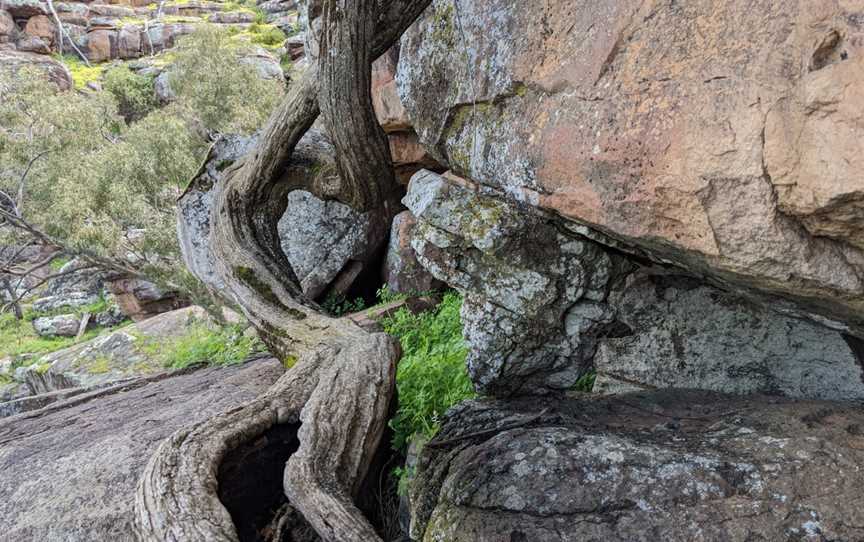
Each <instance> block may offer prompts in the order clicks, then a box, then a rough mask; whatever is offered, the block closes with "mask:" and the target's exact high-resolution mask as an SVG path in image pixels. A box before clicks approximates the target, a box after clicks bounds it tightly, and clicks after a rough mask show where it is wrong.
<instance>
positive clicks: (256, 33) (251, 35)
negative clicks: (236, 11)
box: [228, 22, 287, 50]
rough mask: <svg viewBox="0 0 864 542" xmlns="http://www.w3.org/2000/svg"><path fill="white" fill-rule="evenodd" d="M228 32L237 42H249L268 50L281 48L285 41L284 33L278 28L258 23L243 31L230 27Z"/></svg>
mask: <svg viewBox="0 0 864 542" xmlns="http://www.w3.org/2000/svg"><path fill="white" fill-rule="evenodd" d="M228 32H229V34H231V36H232V38H233V39H235V40H236V41H238V42H250V43H254V44H256V45H260V46H261V47H264V48H265V49H270V50H275V49H278V48H280V47H282V45H283V44H284V43H285V40H286V39H287V36H285V32H282V30H281V29H280V28H279V27H278V26H276V25H272V24H261V23H258V22H255V23H252V24H250V25H249V28H247V29H245V30H240V29H239V28H237V27H232V28H229V29H228Z"/></svg>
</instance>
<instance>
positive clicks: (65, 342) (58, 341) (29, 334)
mask: <svg viewBox="0 0 864 542" xmlns="http://www.w3.org/2000/svg"><path fill="white" fill-rule="evenodd" d="M98 334H99V331H97V330H91V331H88V332H86V333H84V336H83V337H81V341H82V342H83V341H87V340H90V339H92V338H94V337H96V336H97V335H98ZM75 343H76V341H75V338H74V337H40V336H39V335H37V334H36V330H34V329H33V325H32V324H31V323H30V321H28V320H26V319H25V320H17V319H16V318H15V316H14V315H13V314H11V313H4V314H0V358H4V357H10V358H13V359H14V358H15V357H17V356H20V355H22V354H49V353H51V352H55V351H57V350H61V349H63V348H67V347H69V346H72V345H73V344H75Z"/></svg>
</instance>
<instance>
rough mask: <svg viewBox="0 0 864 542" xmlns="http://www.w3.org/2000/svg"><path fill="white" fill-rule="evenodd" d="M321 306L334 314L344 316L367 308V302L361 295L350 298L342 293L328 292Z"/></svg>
mask: <svg viewBox="0 0 864 542" xmlns="http://www.w3.org/2000/svg"><path fill="white" fill-rule="evenodd" d="M321 308H322V309H324V310H325V311H326V312H327V313H329V314H331V315H332V316H344V315H346V314H351V313H352V312H358V311H362V310H363V309H365V308H366V302H365V301H364V300H363V299H362V298H360V297H358V298H356V299H353V300H349V299H347V298H346V297H345V296H344V295H342V294H337V295H333V294H328V295H327V297H326V298H324V301H322V302H321Z"/></svg>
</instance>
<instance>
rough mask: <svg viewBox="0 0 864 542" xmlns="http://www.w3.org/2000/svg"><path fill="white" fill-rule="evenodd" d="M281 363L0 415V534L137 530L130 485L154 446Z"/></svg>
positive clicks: (80, 535)
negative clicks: (134, 526) (3, 418)
mask: <svg viewBox="0 0 864 542" xmlns="http://www.w3.org/2000/svg"><path fill="white" fill-rule="evenodd" d="M283 371H284V368H283V367H282V364H281V363H279V362H278V361H277V360H274V359H270V360H259V361H254V362H250V363H246V364H244V365H240V366H232V367H225V368H214V369H201V370H198V371H195V372H191V373H190V372H188V371H185V372H181V373H179V374H174V375H170V376H169V375H157V376H153V377H149V378H142V379H138V380H136V381H133V382H130V383H127V384H125V385H123V386H116V387H113V388H110V389H107V390H99V391H96V392H93V393H90V394H79V395H76V396H74V397H72V398H71V399H68V400H65V401H62V402H58V403H54V404H52V405H50V406H47V407H45V408H43V409H41V410H37V411H33V412H27V413H23V414H19V415H17V416H13V417H10V418H6V419H5V420H3V421H0V442H2V443H3V444H2V446H0V533H2V535H0V538H3V539H4V540H10V541H11V540H16V541H24V540H45V541H51V540H64V541H69V542H91V541H96V540H105V541H107V540H111V541H117V542H120V541H134V540H136V538H135V534H134V530H133V525H132V523H133V509H132V506H133V503H134V495H135V490H136V487H137V485H138V478H139V476H140V475H141V472H142V471H143V469H144V466H145V464H146V463H147V461H148V460H149V459H150V456H151V455H152V454H153V452H154V451H155V450H156V447H157V446H158V445H159V444H160V443H161V442H162V441H163V440H164V439H166V438H167V437H168V436H170V435H171V434H172V433H173V432H174V431H175V430H177V429H180V428H181V427H185V426H187V425H189V424H194V423H197V422H199V421H202V420H205V419H207V418H209V417H211V416H214V415H216V414H218V413H221V412H223V411H225V410H228V409H231V408H234V407H236V406H238V405H240V404H242V403H244V402H246V401H249V400H251V399H253V398H254V397H256V396H258V395H259V394H261V393H263V392H264V391H265V390H267V388H268V387H269V386H270V385H271V384H272V383H273V382H275V381H276V379H277V378H278V377H279V376H280V375H281V374H282V372H283ZM247 466H248V467H250V468H253V469H254V466H253V465H252V464H250V465H247ZM246 472H250V471H246Z"/></svg>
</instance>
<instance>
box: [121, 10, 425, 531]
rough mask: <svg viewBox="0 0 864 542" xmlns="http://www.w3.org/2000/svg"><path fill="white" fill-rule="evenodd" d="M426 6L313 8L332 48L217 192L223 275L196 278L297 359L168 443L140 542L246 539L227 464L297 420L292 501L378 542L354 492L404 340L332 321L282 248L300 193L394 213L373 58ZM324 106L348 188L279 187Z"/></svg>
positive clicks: (151, 487) (151, 473)
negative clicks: (289, 210) (226, 497)
mask: <svg viewBox="0 0 864 542" xmlns="http://www.w3.org/2000/svg"><path fill="white" fill-rule="evenodd" d="M429 3H430V1H429V0H417V1H413V0H385V1H381V0H311V1H310V4H311V5H310V6H309V12H310V15H315V14H317V16H319V17H320V24H319V25H317V28H320V29H321V30H320V37H319V42H320V47H321V51H322V54H321V55H320V58H319V59H318V62H317V64H316V63H313V65H312V66H311V67H310V68H309V69H308V70H307V72H306V73H305V74H304V76H303V77H302V78H300V79H299V80H298V81H297V82H296V83H295V84H294V85H293V86H292V88H291V90H290V92H289V95H288V96H287V97H286V99H285V100H284V102H283V103H282V104H281V105H280V106H279V107H278V108H277V110H276V111H275V112H274V113H273V115H272V116H271V118H270V120H269V122H268V124H267V126H266V127H265V128H264V129H263V131H262V134H261V136H260V139H259V143H258V145H257V147H256V148H255V149H254V150H253V151H252V152H251V153H249V154H248V155H247V156H246V157H244V159H242V160H240V161H238V162H237V163H235V164H234V165H233V166H231V167H230V168H229V169H227V170H226V171H225V172H224V179H223V181H222V182H220V183H218V184H217V185H216V186H215V187H214V189H213V208H212V211H211V214H210V230H209V231H210V236H209V240H208V243H209V250H210V251H211V253H212V256H213V258H212V260H213V264H214V269H213V270H212V271H213V274H212V275H209V276H208V277H199V278H201V279H202V280H204V281H205V282H208V281H209V285H210V286H211V287H214V286H215V285H218V287H219V293H220V294H221V295H223V296H224V297H225V298H226V299H228V300H229V301H231V302H232V303H235V304H236V305H238V306H239V307H240V308H241V309H242V310H243V312H244V314H245V315H246V316H247V317H248V318H249V320H250V321H251V322H252V324H253V325H254V326H255V327H256V329H257V330H258V332H259V335H260V336H261V337H262V339H263V340H264V341H265V343H266V344H267V346H268V347H269V348H270V350H271V352H273V353H274V354H276V355H277V356H280V357H282V358H283V359H284V358H287V357H289V356H295V355H298V354H299V356H300V359H299V361H298V362H297V364H296V365H295V366H294V367H293V368H292V369H291V370H289V371H288V372H287V373H286V374H285V375H284V376H283V377H282V378H280V379H279V381H278V382H277V383H276V384H274V385H273V386H272V387H271V388H270V390H268V392H267V393H265V394H263V395H262V396H260V397H258V398H257V399H255V400H254V401H251V402H249V403H247V404H246V405H243V406H242V407H239V408H236V409H234V410H232V411H229V412H226V413H224V414H222V415H220V416H216V417H213V418H210V419H209V420H207V421H205V422H202V423H199V424H197V425H194V426H191V427H188V428H185V429H183V430H181V431H179V432H177V433H175V434H174V435H172V437H171V438H170V439H168V440H166V441H165V442H164V443H162V445H161V446H160V447H159V449H158V450H157V452H156V453H155V454H154V456H153V458H151V460H150V462H149V463H148V465H147V468H146V469H145V471H144V473H143V474H142V477H141V481H140V484H139V487H138V492H137V495H136V501H135V509H136V528H137V529H138V531H139V532H138V534H139V536H140V538H142V539H143V540H145V541H154V542H155V541H160V542H161V541H178V542H179V541H182V542H194V541H202V542H203V541H207V542H213V541H236V540H238V535H237V532H236V529H235V527H234V524H233V523H232V520H231V516H230V514H229V513H228V511H227V510H226V509H225V507H224V506H223V505H222V503H221V502H220V501H219V498H218V494H217V485H218V479H217V476H218V470H219V466H220V464H221V462H222V460H223V458H224V457H225V455H226V454H227V453H228V452H229V451H230V450H233V449H235V448H236V447H237V446H239V445H241V444H242V443H244V442H247V441H249V440H250V439H253V438H255V437H257V436H259V435H261V434H262V433H263V432H265V431H267V430H268V429H270V428H272V427H274V426H275V425H277V424H285V423H297V422H301V423H302V425H301V426H300V429H299V431H298V438H299V440H300V446H299V448H298V450H297V451H296V452H295V453H294V454H293V455H291V457H290V459H289V460H288V463H287V466H286V469H285V474H284V489H285V493H286V495H287V496H288V498H289V499H290V502H291V505H292V506H293V507H294V508H295V509H297V510H298V511H299V512H300V513H301V514H302V515H303V517H304V518H305V519H306V520H307V521H308V522H309V523H310V524H311V525H312V526H313V527H314V529H315V530H316V532H317V533H318V534H319V535H320V536H321V537H322V538H323V539H325V540H328V541H340V542H345V541H355V540H357V541H378V540H380V538H379V537H378V535H377V534H376V533H375V530H374V529H373V528H372V526H371V525H370V523H369V522H368V521H367V519H366V518H365V517H364V516H363V514H362V513H361V512H360V510H359V509H358V508H357V507H356V506H355V504H354V498H355V497H356V492H357V490H358V489H359V487H360V484H361V482H362V480H363V478H364V476H365V474H366V471H367V469H368V467H369V463H370V461H371V459H372V456H373V454H374V453H375V451H376V449H377V447H378V445H379V443H380V440H381V435H382V433H383V431H384V429H385V426H386V422H387V413H388V407H389V404H390V400H391V398H392V395H393V390H394V381H395V367H396V362H397V360H398V358H399V355H400V352H399V345H398V343H397V341H396V340H395V339H393V338H391V337H389V336H387V335H385V334H383V333H372V334H370V333H368V332H367V331H365V330H363V329H361V328H360V327H358V326H357V325H356V324H354V323H353V322H351V321H350V320H348V319H334V318H330V317H328V316H326V315H324V314H322V313H321V312H320V311H319V309H318V307H317V305H316V304H315V303H314V302H312V301H311V300H308V299H306V298H305V297H304V296H303V294H302V292H301V290H300V287H299V285H298V283H297V279H296V276H295V274H294V272H293V270H292V269H291V265H290V264H289V263H288V261H287V259H286V257H285V255H284V254H283V253H282V251H281V248H280V242H279V237H278V234H277V229H276V224H277V221H278V219H279V217H280V216H281V214H282V212H284V208H285V203H284V201H285V198H284V195H285V194H287V193H288V192H289V191H290V190H293V189H303V190H307V191H309V192H312V193H313V194H315V195H317V196H319V197H323V198H326V199H336V200H339V201H342V202H343V203H347V204H349V205H352V206H353V207H354V208H355V209H357V210H360V211H370V210H374V211H376V212H377V214H378V216H380V218H381V220H382V221H383V222H386V221H388V220H389V219H390V218H392V215H393V214H394V211H395V202H394V194H395V190H394V187H395V180H394V176H393V167H392V163H391V160H390V151H389V147H388V146H387V140H386V138H385V137H384V135H383V132H381V128H380V127H379V126H378V125H377V121H376V120H375V115H374V113H373V112H372V103H371V96H370V90H369V86H370V79H371V62H372V60H374V59H375V58H377V57H378V56H380V55H381V54H382V53H384V52H385V51H386V50H387V49H389V48H390V46H391V45H392V44H393V43H394V42H395V41H396V39H398V37H399V36H400V35H401V34H402V33H403V32H404V31H405V29H406V28H407V27H408V25H410V24H411V22H413V21H414V19H416V18H417V16H418V15H419V14H420V13H421V12H422V11H423V10H424V9H425V8H426V6H428V4H429ZM313 18H314V17H313ZM319 74H320V75H321V81H320V82H319ZM319 103H320V104H321V107H320V110H319ZM319 111H320V112H323V117H324V121H325V126H326V127H327V130H328V132H329V134H330V136H331V138H332V140H333V144H334V147H335V150H336V163H337V169H338V170H339V173H340V175H339V177H340V181H341V182H340V185H339V186H337V187H334V186H329V185H327V186H320V185H321V184H323V183H321V182H316V181H315V180H314V179H313V180H311V181H308V182H305V183H303V184H301V185H293V184H292V183H290V182H288V183H286V182H282V179H281V178H280V177H281V173H282V172H283V171H284V170H285V168H286V165H287V164H288V163H289V161H290V159H291V155H292V152H293V150H294V147H295V146H296V145H297V143H298V141H299V140H300V138H301V137H302V136H303V135H304V134H305V133H306V131H308V130H309V129H310V127H311V126H312V124H313V123H314V121H315V119H316V118H317V116H318V114H319ZM382 231H385V232H386V231H387V229H386V228H383V229H382Z"/></svg>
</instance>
